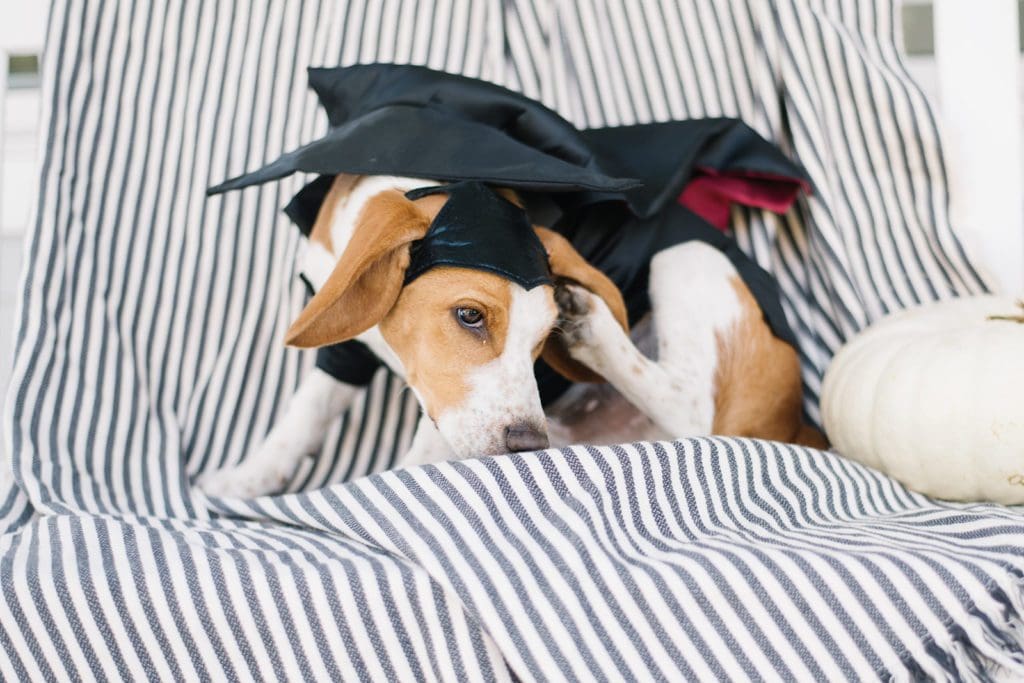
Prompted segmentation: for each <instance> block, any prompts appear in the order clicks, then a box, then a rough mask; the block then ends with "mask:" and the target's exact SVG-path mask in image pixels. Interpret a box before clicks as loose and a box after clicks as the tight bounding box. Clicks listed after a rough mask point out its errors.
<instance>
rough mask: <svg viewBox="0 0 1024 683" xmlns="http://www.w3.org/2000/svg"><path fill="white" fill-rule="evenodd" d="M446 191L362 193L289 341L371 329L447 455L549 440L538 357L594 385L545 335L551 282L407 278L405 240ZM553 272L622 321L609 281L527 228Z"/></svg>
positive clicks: (551, 323)
mask: <svg viewBox="0 0 1024 683" xmlns="http://www.w3.org/2000/svg"><path fill="white" fill-rule="evenodd" d="M445 201H446V197H445V196H444V195H437V194H435V195H429V196H424V197H422V198H420V199H417V200H411V199H408V198H407V197H406V196H405V195H404V194H402V193H401V192H399V191H398V190H385V191H382V192H380V193H378V194H376V195H374V196H373V197H371V198H370V199H368V200H367V201H366V203H365V205H364V206H363V208H362V210H361V211H360V213H359V215H358V218H357V219H356V222H355V225H354V226H353V229H352V231H351V238H350V239H349V241H348V244H347V245H346V247H345V250H344V252H343V253H342V254H341V256H340V257H339V259H338V261H337V264H336V266H335V268H334V270H333V272H332V273H331V275H330V277H329V278H328V279H327V281H326V283H325V284H324V286H323V287H322V288H321V289H320V291H319V292H317V294H316V295H315V296H314V297H313V298H312V299H311V300H310V302H309V304H308V305H307V306H306V308H305V309H304V310H303V311H302V313H301V314H300V315H299V317H298V318H297V319H296V321H295V322H294V324H293V325H292V327H291V329H290V330H289V331H288V334H287V338H286V342H287V343H288V344H290V345H293V346H298V347H306V348H308V347H316V346H324V345H327V344H335V343H338V342H342V341H346V340H349V339H352V338H354V337H356V336H357V335H359V334H361V333H363V332H365V331H366V330H368V329H370V328H371V327H373V326H375V325H377V326H379V329H380V332H381V335H382V336H383V338H384V340H385V341H386V342H387V344H388V345H389V346H390V347H391V349H392V351H393V352H394V354H395V357H396V358H397V359H398V361H399V362H400V363H401V365H402V369H403V370H404V373H405V378H406V381H407V382H408V383H409V385H410V386H411V387H412V388H413V390H414V391H415V393H416V396H417V397H418V399H419V401H420V404H421V405H422V407H423V410H424V411H425V412H426V413H427V415H429V416H430V418H431V419H432V420H433V421H434V422H435V424H436V425H437V427H438V429H439V431H440V432H441V434H442V436H443V437H444V438H445V439H446V440H447V441H448V444H449V445H450V447H451V448H452V451H453V452H454V454H455V455H456V456H457V457H468V456H472V455H489V454H496V453H505V452H509V451H523V450H535V449H539V448H544V447H546V446H547V445H548V440H547V430H546V422H545V418H544V412H543V410H542V408H541V404H540V398H539V395H538V391H537V383H536V379H535V378H534V374H533V363H534V361H535V360H536V359H537V357H538V356H540V355H542V354H543V356H544V358H545V360H547V361H548V362H549V363H550V364H551V365H552V367H554V368H555V369H556V370H558V371H559V372H560V373H562V374H563V375H565V376H566V377H568V378H569V379H571V380H573V381H595V380H599V379H600V378H599V377H596V376H594V375H593V374H592V373H591V372H590V371H588V370H587V369H586V368H584V367H582V366H580V365H578V364H576V363H575V362H574V361H572V359H571V358H570V357H569V354H568V352H567V350H566V349H565V348H564V347H563V346H562V345H561V344H560V342H559V338H558V336H557V335H554V334H551V333H552V329H553V328H554V327H555V323H556V320H557V317H558V310H557V307H556V305H555V300H554V293H553V288H552V286H551V285H547V284H544V285H538V286H534V287H532V288H530V289H526V288H524V287H523V286H522V285H521V284H519V283H518V282H515V281H513V280H512V279H508V278H505V277H502V276H501V275H498V274H495V273H492V272H487V271H485V270H480V269H474V268H466V267H450V266H436V267H432V268H430V269H429V270H427V271H426V272H424V273H423V274H421V275H419V276H418V277H416V278H415V279H413V280H411V281H409V282H408V283H407V284H406V270H407V268H408V267H409V264H410V258H411V257H410V248H411V246H412V245H413V243H414V242H416V241H417V240H420V239H422V238H423V237H424V235H425V234H426V233H427V231H428V229H429V228H430V225H431V222H432V221H433V220H434V218H435V217H436V215H437V214H438V212H439V211H440V210H441V208H442V206H443V205H444V203H445ZM535 231H536V234H537V235H538V237H539V238H540V240H541V243H542V244H543V245H544V249H545V251H546V252H547V255H548V262H549V265H550V268H551V274H552V278H553V279H554V280H556V281H558V280H568V281H572V282H575V283H577V284H579V285H581V286H583V287H585V288H587V289H590V290H591V291H593V292H594V293H596V294H598V295H599V296H601V297H602V298H603V299H605V300H606V301H607V302H608V305H609V307H610V308H611V310H612V311H614V312H615V313H616V314H617V315H618V316H619V317H620V319H621V320H622V322H623V324H625V306H624V304H623V302H622V296H621V294H620V293H619V291H618V289H617V288H616V287H615V286H614V285H613V284H612V283H611V281H609V280H608V279H607V278H606V277H605V276H604V275H603V274H602V273H601V272H600V271H598V270H596V269H595V268H593V267H592V266H590V265H589V264H587V263H586V261H584V260H583V258H582V257H580V255H579V254H578V253H577V252H576V251H575V250H574V249H573V248H572V246H571V245H570V244H569V243H568V241H566V240H565V239H564V238H562V237H561V236H560V235H558V234H556V233H553V232H551V231H549V230H546V229H544V228H535Z"/></svg>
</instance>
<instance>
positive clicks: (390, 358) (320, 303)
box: [200, 174, 825, 497]
mask: <svg viewBox="0 0 1024 683" xmlns="http://www.w3.org/2000/svg"><path fill="white" fill-rule="evenodd" d="M425 185H436V183H433V182H431V181H427V180H419V179H414V178H400V177H388V176H353V175H346V174H341V175H338V176H337V177H336V178H335V179H334V181H333V184H332V185H331V187H330V190H329V192H328V193H327V196H326V199H325V201H324V202H323V204H322V206H321V208H320V211H319V214H318V215H317V219H316V223H315V225H314V226H313V229H312V232H311V234H310V241H309V243H308V244H307V246H306V250H305V253H304V254H303V256H302V260H303V263H302V266H301V270H302V272H303V274H304V276H305V278H306V279H307V281H308V282H309V283H310V284H311V285H312V288H313V289H314V290H315V291H316V295H315V296H314V297H313V298H312V299H311V300H310V302H309V304H308V305H307V306H306V308H305V309H304V310H303V311H302V313H301V314H300V315H299V317H298V318H297V319H296V320H295V322H294V324H293V325H292V326H291V328H290V329H289V331H288V334H287V338H286V341H287V343H288V344H290V345H293V346H298V347H321V346H324V345H329V344H337V343H339V342H343V341H345V340H352V339H355V340H358V341H360V342H362V343H363V344H365V345H366V346H367V347H368V348H369V349H370V350H371V351H372V352H373V354H374V355H376V357H377V358H379V359H380V360H381V361H383V362H384V363H385V364H387V366H388V367H389V368H390V369H391V370H392V371H393V372H395V373H397V374H398V375H400V376H401V377H403V378H404V379H405V381H406V382H407V383H408V385H409V386H410V387H411V389H412V391H413V392H414V393H415V395H416V397H417V399H418V400H419V403H420V406H421V407H422V411H423V412H422V416H421V418H420V420H419V424H418V426H417V431H416V434H415V437H414V438H413V441H412V444H411V447H410V448H409V450H408V452H407V453H405V455H404V457H402V459H401V461H400V463H399V464H400V465H402V466H409V465H418V464H424V463H434V462H439V461H443V460H447V459H453V458H466V457H471V456H480V455H494V454H501V453H507V452H516V451H533V450H539V449H544V448H547V447H549V446H555V447H558V446H564V445H568V444H578V443H591V444H608V443H620V442H629V441H639V440H658V439H676V438H684V437H691V436H700V435H709V434H721V435H737V436H747V437H757V438H765V439H772V440H779V441H788V442H795V443H801V444H806V445H811V446H823V445H824V443H825V442H824V439H823V438H822V436H821V435H820V434H819V433H818V432H817V431H816V430H814V429H813V428H811V427H809V426H807V425H805V424H803V422H802V418H801V413H802V396H801V394H802V387H801V380H800V366H799V361H798V357H797V353H796V351H795V349H794V348H793V346H791V345H790V344H787V343H785V342H784V341H782V340H780V339H779V338H778V337H777V336H775V335H774V334H773V332H772V330H771V329H770V328H769V326H768V325H767V324H766V322H765V319H764V315H763V314H762V311H761V309H760V308H759V306H758V303H757V301H756V300H755V297H754V296H753V295H752V294H751V291H750V290H749V289H748V287H747V286H746V285H745V284H744V281H743V280H742V279H741V278H740V277H739V275H738V273H737V271H736V269H735V267H734V266H733V264H732V263H731V262H730V260H729V259H728V258H726V256H724V255H723V254H722V252H721V251H719V250H718V249H715V248H714V247H712V246H710V245H708V244H706V243H704V242H701V241H690V242H684V243H681V244H676V245H674V246H671V247H668V248H665V249H662V250H660V251H658V252H657V253H655V254H654V256H653V257H652V258H651V260H650V264H649V285H648V289H649V291H648V294H649V300H650V310H649V313H647V314H646V315H645V316H644V317H643V319H641V320H640V321H638V322H637V323H636V324H635V325H634V326H633V328H632V330H631V331H627V329H626V328H627V325H626V312H625V306H624V303H623V298H622V295H621V293H620V292H619V290H618V289H617V288H616V286H615V285H614V284H612V282H611V281H610V280H609V279H608V278H607V277H606V276H605V275H604V274H603V273H602V272H601V271H599V270H598V269H596V268H594V267H593V266H591V265H590V264H589V263H588V262H587V261H586V260H584V259H583V258H582V257H581V256H580V254H579V253H578V252H577V251H576V250H575V249H574V248H573V246H572V245H571V244H570V242H569V241H567V240H566V239H565V238H564V237H562V236H561V235H560V234H558V233H555V232H553V231H551V230H548V229H545V228H542V227H535V228H534V230H535V233H536V235H537V237H538V238H539V240H540V243H541V244H542V245H543V248H544V251H545V252H546V256H547V261H548V264H549V266H550V272H551V278H552V279H551V282H550V283H544V284H539V285H537V286H533V287H531V288H527V287H526V286H524V285H523V284H521V283H520V282H518V281H516V280H514V279H511V278H508V277H504V276H503V275H501V274H499V273H497V272H491V271H487V270H481V269H473V268H465V267H459V266H458V265H454V266H450V265H443V264H442V265H439V266H437V267H433V268H430V269H429V270H426V271H425V272H423V273H422V274H421V275H419V276H418V277H416V278H415V279H412V280H409V279H408V278H407V274H406V271H407V269H408V268H409V266H410V261H411V256H410V250H411V247H413V245H414V244H415V243H416V242H417V240H421V239H422V238H423V237H424V235H425V234H426V233H427V231H428V229H429V228H430V226H431V224H432V222H433V221H434V220H435V218H437V216H438V214H439V212H440V211H441V209H442V207H443V206H444V204H445V197H444V196H443V194H437V193H434V194H427V195H425V196H420V197H419V198H415V199H411V198H409V197H407V196H406V193H407V192H409V191H412V190H416V189H417V188H422V187H424V186H425ZM501 194H502V195H503V196H505V197H507V198H509V199H510V200H512V201H515V196H514V195H513V194H512V193H511V192H507V191H501ZM553 330H554V331H557V332H558V340H559V343H557V344H556V343H553V342H552V340H553V339H555V335H553V334H552V332H553ZM541 355H543V356H544V359H545V360H546V361H548V363H549V364H550V365H551V366H552V367H554V368H555V369H556V370H558V371H559V372H560V373H562V374H563V375H565V376H566V377H568V378H569V379H571V380H595V379H603V380H605V381H604V382H578V383H576V384H573V385H572V386H571V387H570V389H569V390H568V391H567V392H565V393H564V394H562V395H561V397H559V398H558V399H557V400H556V401H555V402H554V403H552V404H551V405H549V406H546V407H544V406H542V403H541V399H540V396H539V392H538V384H537V380H536V378H535V374H534V362H535V361H536V360H537V358H538V357H540V356H541ZM361 391H362V389H361V388H360V387H357V386H354V385H351V384H346V383H344V382H340V381H338V380H336V379H334V378H333V377H332V376H330V375H329V374H327V373H325V372H324V371H322V370H320V369H314V370H313V371H312V372H311V374H309V375H308V376H307V377H306V378H304V379H303V381H302V382H301V384H300V386H299V388H298V390H297V391H296V392H295V394H294V396H293V397H292V398H291V400H290V403H289V405H288V406H287V409H286V412H285V413H284V415H283V416H282V417H281V418H280V419H279V420H278V422H277V424H276V425H275V426H274V427H273V429H272V430H271V431H270V433H269V434H268V435H267V437H266V439H265V440H264V442H263V443H262V445H261V446H260V447H259V448H258V450H257V451H255V452H254V453H253V454H252V455H251V456H250V457H248V458H247V459H245V460H244V461H243V462H242V463H241V464H239V465H237V466H234V467H231V468H227V469H223V470H219V471H215V472H212V473H210V474H208V475H206V476H205V477H204V478H203V479H202V480H201V481H200V487H201V488H202V489H203V490H204V491H205V492H206V493H207V494H210V495H216V496H237V497H253V496H258V495H263V494H269V493H274V492H278V491H280V490H281V489H282V488H283V487H284V486H285V485H286V484H287V482H288V481H289V480H290V478H291V477H292V476H293V475H294V473H295V471H296V469H297V467H298V465H299V464H300V462H301V461H302V460H303V459H304V458H306V457H307V456H310V455H312V454H314V453H316V452H317V451H318V450H319V449H320V447H321V445H322V441H323V439H324V436H325V434H326V432H327V430H328V428H329V426H330V425H331V423H332V422H333V421H334V420H335V419H337V418H338V417H339V416H340V415H341V413H343V412H344V411H345V410H346V409H347V408H348V407H349V406H350V405H351V404H352V402H353V400H354V399H355V398H356V397H357V396H358V395H359V394H360V392H361Z"/></svg>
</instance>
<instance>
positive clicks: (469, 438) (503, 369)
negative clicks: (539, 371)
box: [437, 282, 558, 458]
mask: <svg viewBox="0 0 1024 683" xmlns="http://www.w3.org/2000/svg"><path fill="white" fill-rule="evenodd" d="M509 287H510V288H511V292H512V303H511V306H510V307H509V322H508V335H507V337H506V338H505V346H504V348H503V349H502V352H501V355H500V356H498V357H497V358H495V359H494V360H493V361H491V362H490V363H487V364H486V365H481V366H479V367H476V368H473V369H472V370H470V371H469V372H468V373H467V375H468V376H467V382H468V383H469V385H470V387H471V389H470V391H469V395H468V396H467V397H466V400H465V402H464V403H463V404H462V405H460V406H458V407H455V408H449V409H448V410H446V411H445V412H444V414H442V415H438V416H437V428H438V430H439V431H440V432H441V434H442V435H443V436H444V438H445V439H446V440H447V441H448V444H449V445H450V446H451V448H452V451H453V452H454V453H455V454H456V456H457V457H462V458H465V457H469V456H473V455H492V454H496V453H505V452H507V451H508V448H507V447H506V446H505V429H506V427H510V426H513V425H518V424H526V425H529V426H531V427H534V428H535V429H537V430H538V431H540V432H542V433H543V431H544V429H545V419H544V409H543V408H542V407H541V404H540V395H539V393H538V391H537V379H536V377H535V376H534V374H533V349H535V348H536V347H537V345H538V344H539V343H540V342H541V341H542V340H543V339H544V338H545V337H547V335H548V332H549V331H550V330H551V326H552V325H553V324H554V322H555V318H556V316H557V314H558V312H557V310H556V309H555V306H554V302H553V300H552V298H551V294H550V290H548V289H547V288H545V287H534V288H533V289H531V290H529V291H527V290H525V289H523V288H522V287H521V286H519V285H518V284H516V283H514V282H510V283H509Z"/></svg>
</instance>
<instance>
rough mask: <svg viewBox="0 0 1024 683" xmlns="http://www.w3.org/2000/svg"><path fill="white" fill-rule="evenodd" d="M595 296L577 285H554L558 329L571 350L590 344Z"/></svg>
mask: <svg viewBox="0 0 1024 683" xmlns="http://www.w3.org/2000/svg"><path fill="white" fill-rule="evenodd" d="M596 300H597V297H596V296H595V295H594V294H592V293H590V292H589V291H587V290H586V289H584V288H583V287H580V286H578V285H570V284H560V285H558V286H557V287H555V304H556V305H557V306H558V322H557V323H556V324H557V326H558V329H559V330H560V331H561V333H562V337H563V339H564V340H565V344H566V346H567V347H568V348H569V349H570V350H571V349H574V348H577V347H585V346H590V345H591V344H592V342H593V337H594V334H593V329H592V328H593V325H592V324H591V322H592V320H591V319H592V318H593V315H592V314H593V312H594V311H595V310H596Z"/></svg>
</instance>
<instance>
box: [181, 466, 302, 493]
mask: <svg viewBox="0 0 1024 683" xmlns="http://www.w3.org/2000/svg"><path fill="white" fill-rule="evenodd" d="M253 465H254V463H253V462H249V463H242V464H241V465H238V466H236V467H225V468H224V469H220V470H214V471H212V472H207V473H206V474H205V475H203V476H202V477H200V478H199V481H198V482H196V484H197V486H198V487H199V489H200V490H201V491H202V492H203V493H205V494H206V495H208V496H212V497H215V498H258V497H260V496H269V495H273V494H275V493H280V492H281V491H283V490H284V487H285V486H287V485H288V481H289V479H291V476H292V474H293V472H286V471H284V470H283V469H281V468H279V467H255V466H253Z"/></svg>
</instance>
